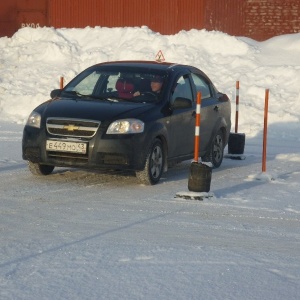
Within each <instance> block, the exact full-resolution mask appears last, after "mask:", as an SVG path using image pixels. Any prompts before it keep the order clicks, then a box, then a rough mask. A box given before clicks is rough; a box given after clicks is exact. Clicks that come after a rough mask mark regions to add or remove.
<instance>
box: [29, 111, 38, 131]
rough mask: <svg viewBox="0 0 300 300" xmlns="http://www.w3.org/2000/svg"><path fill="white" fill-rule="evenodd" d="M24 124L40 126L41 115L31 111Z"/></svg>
mask: <svg viewBox="0 0 300 300" xmlns="http://www.w3.org/2000/svg"><path fill="white" fill-rule="evenodd" d="M26 125H28V126H32V127H36V128H40V127H41V115H40V114H39V113H37V112H35V111H33V112H32V113H31V114H30V116H29V117H28V120H27V123H26Z"/></svg>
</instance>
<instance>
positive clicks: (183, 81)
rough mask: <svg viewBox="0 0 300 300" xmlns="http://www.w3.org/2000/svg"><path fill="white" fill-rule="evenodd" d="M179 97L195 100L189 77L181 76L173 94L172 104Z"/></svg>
mask: <svg viewBox="0 0 300 300" xmlns="http://www.w3.org/2000/svg"><path fill="white" fill-rule="evenodd" d="M178 97H182V98H187V99H190V100H193V94H192V89H191V84H190V81H189V79H188V77H187V76H181V77H179V79H178V80H177V82H176V84H175V86H174V91H173V94H172V102H174V100H175V99H176V98H178Z"/></svg>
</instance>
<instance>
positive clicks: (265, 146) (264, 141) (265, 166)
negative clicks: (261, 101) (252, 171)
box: [262, 89, 269, 172]
mask: <svg viewBox="0 0 300 300" xmlns="http://www.w3.org/2000/svg"><path fill="white" fill-rule="evenodd" d="M268 106H269V89H266V92H265V111H264V135H263V153H262V172H266V170H267V163H266V161H267V131H268V130H267V129H268Z"/></svg>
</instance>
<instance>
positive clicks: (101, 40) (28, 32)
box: [0, 27, 300, 136]
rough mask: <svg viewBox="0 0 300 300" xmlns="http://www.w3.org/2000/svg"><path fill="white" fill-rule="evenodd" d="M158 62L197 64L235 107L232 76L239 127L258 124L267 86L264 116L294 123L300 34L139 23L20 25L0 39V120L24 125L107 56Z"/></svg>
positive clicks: (254, 128)
mask: <svg viewBox="0 0 300 300" xmlns="http://www.w3.org/2000/svg"><path fill="white" fill-rule="evenodd" d="M159 50H161V51H162V52H163V55H164V57H165V59H166V61H170V62H174V63H183V64H190V65H194V66H196V67H198V68H200V69H202V70H203V71H204V72H205V73H206V74H207V75H208V76H209V77H210V78H211V79H212V81H213V82H214V83H215V85H216V86H217V88H218V89H219V90H221V91H223V92H226V93H227V94H228V95H229V96H230V97H231V99H232V102H233V109H232V111H233V121H234V113H235V106H234V104H235V83H236V81H237V80H238V81H240V122H239V126H240V127H239V128H240V129H241V131H242V132H245V133H247V135H248V136H249V135H251V136H252V135H255V134H257V132H258V131H260V130H261V124H262V119H263V110H264V98H265V89H270V104H269V117H268V119H269V122H270V123H277V124H278V123H282V124H281V125H280V126H281V127H282V130H283V132H288V131H289V130H288V129H287V130H284V129H285V127H286V125H287V124H289V126H292V127H294V126H298V124H299V115H300V84H299V82H300V55H299V54H300V33H297V34H290V35H284V36H279V37H274V38H272V39H269V40H267V41H265V42H256V41H254V40H251V39H248V38H244V37H233V36H229V35H227V34H224V33H221V32H208V31H206V30H190V31H181V32H179V33H178V34H175V35H169V36H164V35H160V34H159V33H155V32H153V31H151V30H150V29H149V28H147V27H142V28H113V29H112V28H101V27H96V28H90V27H87V28H84V29H57V30H56V29H53V28H37V29H32V28H22V29H20V30H19V31H18V32H17V33H16V34H15V35H14V36H13V37H12V38H7V37H4V38H0V52H1V57H0V118H1V119H2V120H10V121H14V122H18V123H24V122H25V120H26V118H27V116H28V114H29V113H30V112H31V110H32V109H33V108H34V107H35V106H37V105H38V104H40V103H42V102H44V101H45V100H47V99H49V93H50V91H51V90H52V89H54V88H57V87H58V86H59V78H60V77H61V76H63V77H64V78H65V81H66V82H68V81H69V80H70V79H72V78H73V77H74V76H75V75H76V74H78V73H79V72H80V71H82V70H83V69H85V68H86V67H88V66H90V65H93V64H96V63H99V62H104V61H113V60H131V59H133V60H135V59H138V60H155V55H156V53H157V52H158V51H159Z"/></svg>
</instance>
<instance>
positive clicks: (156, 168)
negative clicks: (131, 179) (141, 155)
mask: <svg viewBox="0 0 300 300" xmlns="http://www.w3.org/2000/svg"><path fill="white" fill-rule="evenodd" d="M163 166H164V153H163V147H162V143H161V141H160V140H159V139H155V140H154V142H153V144H152V146H151V147H150V150H149V152H148V154H147V158H146V164H145V168H144V170H142V171H136V177H137V178H138V179H139V181H140V182H141V183H144V184H147V185H153V184H156V183H158V181H159V180H160V178H161V175H162V172H163Z"/></svg>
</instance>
